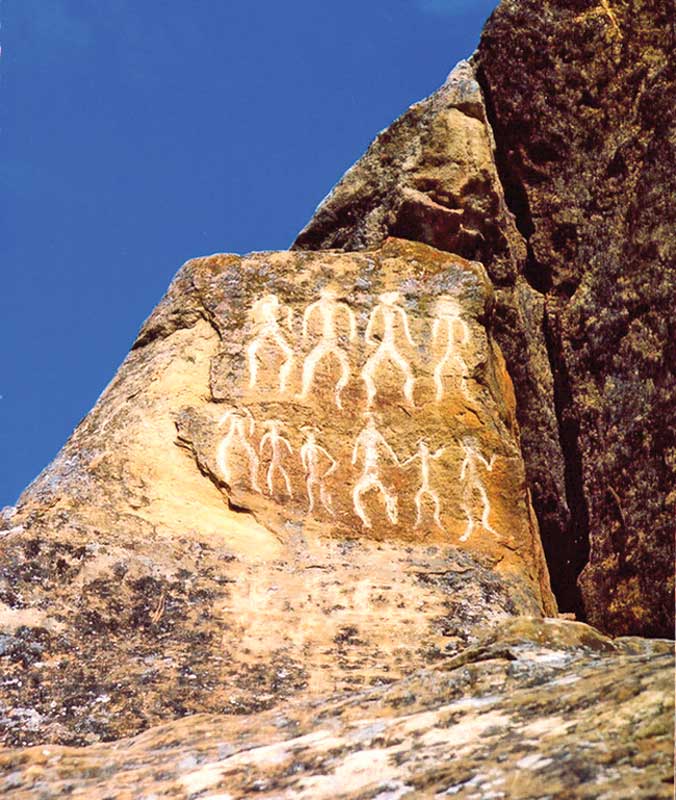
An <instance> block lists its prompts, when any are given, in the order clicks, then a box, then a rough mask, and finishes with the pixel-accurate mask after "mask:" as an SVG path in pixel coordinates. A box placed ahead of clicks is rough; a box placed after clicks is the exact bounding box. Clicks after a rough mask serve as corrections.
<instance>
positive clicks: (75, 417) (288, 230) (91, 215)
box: [0, 0, 495, 506]
mask: <svg viewBox="0 0 676 800" xmlns="http://www.w3.org/2000/svg"><path fill="white" fill-rule="evenodd" d="M494 5H495V2H494V0H490V1H489V2H484V0H471V1H470V0H360V1H359V2H357V1H356V0H342V2H340V3H317V2H316V0H315V1H314V2H310V0H287V2H283V3H281V2H277V0H263V1H261V0H259V2H254V0H250V1H249V2H234V1H233V0H191V2H189V3H186V2H185V1H184V0H183V2H179V0H162V2H158V0H147V2H138V0H106V2H101V0H20V2H19V1H18V0H17V2H12V0H6V1H5V2H4V3H3V4H2V6H0V10H1V13H2V30H1V31H0V34H1V39H2V56H1V58H0V92H1V93H2V106H1V108H0V125H1V130H0V136H1V138H2V141H1V148H0V186H1V187H2V188H1V191H2V209H3V214H2V216H1V217H0V264H2V281H1V284H0V286H1V289H0V340H1V341H2V342H3V345H2V350H0V352H1V354H2V359H1V362H0V364H1V369H0V506H2V505H5V504H10V503H13V502H14V501H15V500H16V498H17V496H18V494H19V493H20V491H21V490H22V489H23V488H24V487H25V486H26V485H27V484H28V483H29V482H30V481H31V480H32V479H33V478H34V477H35V476H36V475H37V474H38V473H39V472H40V470H41V469H42V468H43V467H44V466H46V464H47V463H48V462H49V461H50V460H51V459H52V458H53V457H54V455H55V454H56V452H57V451H58V450H59V448H60V447H61V445H62V444H63V442H64V441H65V440H66V438H67V437H68V436H69V435H70V433H71V432H72V430H73V428H74V427H75V426H76V425H77V423H78V421H79V420H80V419H81V418H82V417H83V416H84V415H85V414H86V413H87V411H88V410H89V409H90V408H91V407H92V405H93V404H94V402H95V401H96V398H97V397H98V395H99V394H100V393H101V391H102V390H103V389H104V388H105V386H106V384H107V383H108V382H109V381H110V379H111V378H112V376H113V375H114V373H115V370H116V369H117V367H118V366H119V364H120V362H121V361H122V359H123V358H124V356H125V355H126V353H127V352H128V350H129V347H130V345H131V343H132V341H133V339H134V336H135V334H136V331H137V330H138V328H139V327H140V324H141V322H142V321H143V319H144V318H145V317H146V316H147V315H148V314H149V313H150V311H151V310H152V308H153V307H154V305H155V304H156V303H157V302H158V300H159V299H160V297H161V296H162V294H163V293H164V291H165V290H166V288H167V286H168V284H169V282H170V280H171V278H172V276H173V275H174V273H175V272H176V270H177V269H178V267H179V266H180V265H181V263H182V262H183V261H185V260H186V259H188V258H192V257H194V256H199V255H206V254H208V253H214V252H238V253H245V252H250V251H252V250H267V249H284V248H286V247H288V246H289V244H290V243H291V241H292V240H293V238H294V236H295V234H296V233H297V232H298V231H299V230H300V229H301V228H302V227H303V225H304V224H305V223H306V221H307V220H308V219H309V218H310V216H311V215H312V213H313V210H314V208H315V206H316V205H317V203H318V202H319V201H320V200H321V199H322V197H324V195H325V194H326V193H327V192H328V191H329V189H330V188H331V186H332V185H333V184H334V183H335V182H336V181H337V180H338V179H339V178H340V176H341V175H342V173H343V172H344V171H345V170H346V169H347V168H348V167H349V166H350V165H351V164H352V163H353V162H354V161H355V160H356V159H357V158H359V156H360V155H361V154H362V153H363V151H364V150H365V149H366V147H367V146H368V144H369V142H370V140H371V139H372V138H373V137H374V135H375V134H376V133H377V132H378V131H379V130H381V129H382V128H384V127H386V126H387V125H388V124H389V123H390V122H391V121H392V120H393V119H395V118H396V117H397V116H399V114H401V113H402V111H404V110H405V109H406V108H407V107H408V106H409V105H410V104H411V103H412V102H415V101H416V100H419V99H420V98H422V97H424V96H426V95H428V94H429V93H430V92H432V91H434V89H436V88H437V87H438V86H439V85H440V84H441V83H442V82H443V80H444V78H445V77H446V75H447V74H448V72H449V71H450V70H451V68H452V67H453V66H454V64H455V63H456V62H457V61H458V60H459V59H461V58H465V57H467V56H469V55H470V54H471V52H472V51H473V50H474V48H475V47H476V44H477V42H478V38H479V33H480V30H481V27H482V25H483V23H484V21H485V19H486V18H487V17H488V15H489V14H490V12H491V10H492V8H493V7H494Z"/></svg>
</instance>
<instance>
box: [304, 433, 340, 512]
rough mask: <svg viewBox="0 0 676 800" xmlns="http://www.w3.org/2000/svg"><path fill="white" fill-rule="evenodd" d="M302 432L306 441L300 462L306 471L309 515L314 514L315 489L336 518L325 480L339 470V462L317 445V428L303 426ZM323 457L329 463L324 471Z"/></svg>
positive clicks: (321, 500) (326, 507)
mask: <svg viewBox="0 0 676 800" xmlns="http://www.w3.org/2000/svg"><path fill="white" fill-rule="evenodd" d="M301 430H302V431H303V432H304V433H305V441H304V442H303V445H302V447H301V448H300V460H301V463H302V464H303V469H304V470H305V485H306V487H307V499H308V501H309V503H310V506H309V508H308V513H310V514H311V513H312V512H313V511H314V507H315V497H314V489H315V487H316V488H317V489H318V490H319V500H320V502H321V504H322V505H323V506H324V508H325V509H326V510H327V511H328V512H329V514H331V515H333V516H335V512H334V511H333V508H332V507H331V496H330V495H329V493H328V492H327V491H326V487H325V486H324V480H325V479H326V478H328V476H329V475H331V474H332V473H334V472H335V471H336V469H337V468H338V462H337V461H336V460H335V458H333V456H331V455H330V454H329V452H328V451H327V450H326V449H325V448H324V447H322V446H321V445H320V444H318V443H317V428H314V427H312V426H311V425H303V427H302V428H301ZM322 456H323V457H324V459H326V461H328V462H329V466H328V468H326V469H324V470H323V471H322Z"/></svg>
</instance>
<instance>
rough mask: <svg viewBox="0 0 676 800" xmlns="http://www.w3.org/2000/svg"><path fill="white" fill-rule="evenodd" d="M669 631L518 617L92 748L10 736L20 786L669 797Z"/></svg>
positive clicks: (88, 794)
mask: <svg viewBox="0 0 676 800" xmlns="http://www.w3.org/2000/svg"><path fill="white" fill-rule="evenodd" d="M671 651H672V648H671V643H669V642H665V641H659V640H653V641H647V640H641V639H632V638H626V639H616V640H615V641H613V640H611V639H608V638H606V637H605V636H602V635H600V634H599V633H598V631H596V630H594V629H593V628H590V627H588V626H586V625H583V624H580V623H572V622H564V621H555V620H540V619H528V618H515V619H513V620H511V621H510V622H509V623H507V624H504V623H503V624H501V625H500V626H499V627H498V628H497V629H495V630H489V631H486V632H484V633H483V634H482V636H481V638H480V639H479V640H478V641H477V643H476V644H475V645H474V646H471V647H469V648H467V649H466V650H464V652H463V653H462V654H461V655H459V656H456V657H453V658H443V659H441V660H439V661H438V662H437V665H436V667H435V668H434V669H424V670H418V671H416V672H414V673H412V674H410V675H407V676H406V677H404V678H401V679H400V680H397V681H395V682H393V683H391V684H389V685H380V686H372V687H369V688H364V689H363V690H362V691H359V692H355V693H352V694H351V695H350V696H347V697H346V696H333V697H326V698H322V699H321V700H315V701H308V700H307V699H303V700H291V701H289V702H287V703H285V704H284V706H283V707H279V708H276V709H274V710H269V711H262V712H259V713H256V714H252V715H250V716H243V717H242V716H239V717H236V716H223V715H220V714H202V715H198V716H193V717H189V718H187V719H184V720H177V721H175V722H171V723H168V724H165V725H162V726H159V727H157V728H153V729H152V730H149V731H147V732H146V733H144V734H141V735H140V736H137V737H135V738H132V739H125V740H121V741H119V742H116V743H115V744H113V745H110V744H97V745H93V746H89V747H86V748H79V749H75V748H64V747H60V746H54V745H50V746H47V747H46V746H40V747H33V748H24V749H21V750H12V749H8V750H4V751H0V791H4V792H5V793H7V794H8V796H11V797H12V798H15V800H29V798H30V800H33V798H36V797H40V798H45V800H48V799H49V798H57V797H64V796H68V797H75V798H87V799H88V800H103V798H112V797H114V798H119V799H120V800H141V798H149V797H158V798H159V797H172V798H180V799H182V800H184V799H186V798H194V799H197V798H203V800H207V799H208V798H212V800H216V798H218V799H219V800H224V799H225V798H230V799H231V800H235V799H236V798H245V797H252V796H255V797H263V798H282V797H283V798H298V800H316V799H317V798H327V800H329V798H330V799H331V800H333V798H346V799H347V798H358V797H359V798H380V800H384V798H389V799H390V800H392V799H393V798H401V799H402V800H404V799H405V798H411V799H412V798H438V797H446V796H452V797H459V798H466V799H467V800H470V798H471V799H473V800H476V799H477V798H488V797H494V798H510V800H532V798H535V797H561V798H563V797H565V798H588V800H596V798H600V797H603V798H607V799H608V800H624V798H627V797H632V798H645V799H646V800H647V799H648V798H670V797H672V793H673V777H672V769H671V767H672V756H673V733H672V725H671V720H672V714H673V693H672V691H671V688H672V683H673V679H672V676H673V656H672V652H671Z"/></svg>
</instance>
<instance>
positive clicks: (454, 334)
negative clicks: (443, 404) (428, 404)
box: [432, 295, 470, 401]
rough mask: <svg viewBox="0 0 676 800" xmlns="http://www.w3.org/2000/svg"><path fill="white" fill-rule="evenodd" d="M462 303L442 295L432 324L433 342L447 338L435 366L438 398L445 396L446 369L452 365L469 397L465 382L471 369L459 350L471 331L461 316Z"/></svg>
mask: <svg viewBox="0 0 676 800" xmlns="http://www.w3.org/2000/svg"><path fill="white" fill-rule="evenodd" d="M461 313H462V310H461V308H460V304H459V303H458V301H457V300H456V299H455V298H454V297H450V296H449V295H442V296H441V297H440V298H439V299H438V301H437V303H436V307H435V318H434V322H433V324H432V344H433V345H436V344H437V343H438V342H439V341H440V340H443V338H445V339H446V349H445V350H444V352H443V355H442V356H441V358H440V359H439V361H438V362H437V365H436V367H435V368H434V384H435V386H436V390H437V393H436V399H437V401H439V400H442V399H443V397H444V370H445V369H446V367H447V366H449V365H450V367H451V370H452V372H453V374H454V376H457V378H458V381H459V383H460V389H461V391H462V393H463V394H464V395H465V396H466V397H469V393H468V389H467V384H466V382H465V380H466V378H467V376H468V375H469V370H468V368H467V364H466V363H465V359H464V358H463V357H462V355H461V353H459V352H458V347H463V346H464V345H466V344H467V343H468V342H469V339H470V332H469V327H468V325H467V323H466V322H465V320H464V319H463V318H462V317H461Z"/></svg>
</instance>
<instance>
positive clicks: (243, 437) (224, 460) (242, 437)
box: [216, 408, 261, 494]
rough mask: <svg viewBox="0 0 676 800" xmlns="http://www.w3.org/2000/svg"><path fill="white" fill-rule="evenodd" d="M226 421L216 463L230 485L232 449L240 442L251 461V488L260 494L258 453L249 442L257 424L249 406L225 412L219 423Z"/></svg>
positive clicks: (223, 423) (241, 448) (222, 423)
mask: <svg viewBox="0 0 676 800" xmlns="http://www.w3.org/2000/svg"><path fill="white" fill-rule="evenodd" d="M226 423H227V424H228V429H227V431H226V433H225V436H224V437H223V438H222V439H221V442H220V444H219V445H218V449H217V451H216V463H217V464H218V467H219V469H220V470H221V472H222V473H223V477H224V478H225V482H226V483H227V484H229V485H230V484H231V483H232V470H231V468H230V451H231V448H232V447H233V446H235V445H236V443H239V447H240V450H242V451H244V453H246V456H247V459H248V461H249V472H250V476H251V477H250V481H251V488H252V489H253V490H254V492H258V493H259V494H260V493H261V487H260V486H259V485H258V455H257V454H256V451H255V449H254V448H253V446H252V445H251V443H250V442H249V436H253V432H254V428H255V425H256V423H255V422H254V418H253V415H252V414H251V412H250V411H249V409H248V408H245V409H243V411H239V410H237V409H234V408H232V409H230V411H226V412H225V414H223V416H222V417H221V418H220V420H219V422H218V425H219V427H220V426H221V425H225V424H226Z"/></svg>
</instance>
